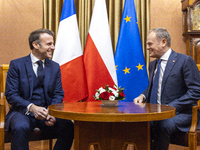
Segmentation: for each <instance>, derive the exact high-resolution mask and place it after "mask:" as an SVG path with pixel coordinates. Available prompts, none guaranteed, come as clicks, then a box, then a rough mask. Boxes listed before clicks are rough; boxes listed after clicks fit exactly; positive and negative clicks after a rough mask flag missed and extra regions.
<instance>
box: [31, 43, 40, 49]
mask: <svg viewBox="0 0 200 150" xmlns="http://www.w3.org/2000/svg"><path fill="white" fill-rule="evenodd" d="M32 45H33V47H34V48H35V49H39V48H40V45H39V44H38V43H37V42H33V43H32Z"/></svg>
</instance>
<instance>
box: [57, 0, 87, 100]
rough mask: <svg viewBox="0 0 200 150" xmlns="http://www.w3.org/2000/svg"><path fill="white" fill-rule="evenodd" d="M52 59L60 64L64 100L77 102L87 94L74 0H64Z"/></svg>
mask: <svg viewBox="0 0 200 150" xmlns="http://www.w3.org/2000/svg"><path fill="white" fill-rule="evenodd" d="M53 60H54V61H56V62H58V63H59V64H60V68H61V80H62V86H63V90H64V93H65V95H64V99H63V101H65V102H77V101H80V100H82V99H84V98H85V97H87V95H88V91H87V81H86V76H85V69H84V63H83V52H82V48H81V42H80V36H79V30H78V24H77V18H76V11H75V5H74V0H65V1H64V4H63V9H62V14H61V19H60V23H59V28H58V34H57V38H56V44H55V51H54V53H53Z"/></svg>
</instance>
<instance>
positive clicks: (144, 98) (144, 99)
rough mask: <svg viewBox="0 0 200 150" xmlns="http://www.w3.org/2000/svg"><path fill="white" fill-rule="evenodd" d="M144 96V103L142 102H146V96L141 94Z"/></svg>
mask: <svg viewBox="0 0 200 150" xmlns="http://www.w3.org/2000/svg"><path fill="white" fill-rule="evenodd" d="M141 95H142V96H143V101H142V102H146V96H145V95H144V94H141Z"/></svg>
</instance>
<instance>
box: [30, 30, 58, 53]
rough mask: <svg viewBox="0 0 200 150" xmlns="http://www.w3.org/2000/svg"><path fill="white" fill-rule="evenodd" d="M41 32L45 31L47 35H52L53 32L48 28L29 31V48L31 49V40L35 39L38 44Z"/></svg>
mask: <svg viewBox="0 0 200 150" xmlns="http://www.w3.org/2000/svg"><path fill="white" fill-rule="evenodd" d="M43 33H47V34H49V35H52V36H54V32H53V31H51V30H48V29H37V30H35V31H33V32H31V33H30V35H29V38H28V40H29V46H30V49H31V50H32V49H33V42H35V41H36V42H37V43H38V44H40V34H43Z"/></svg>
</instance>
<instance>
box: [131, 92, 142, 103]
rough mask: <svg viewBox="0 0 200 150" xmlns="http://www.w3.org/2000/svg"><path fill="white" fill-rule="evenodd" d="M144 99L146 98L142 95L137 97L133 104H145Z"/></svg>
mask: <svg viewBox="0 0 200 150" xmlns="http://www.w3.org/2000/svg"><path fill="white" fill-rule="evenodd" d="M143 99H144V96H143V95H142V94H140V96H138V97H136V98H135V99H134V100H133V102H134V103H135V104H137V103H142V102H143Z"/></svg>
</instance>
